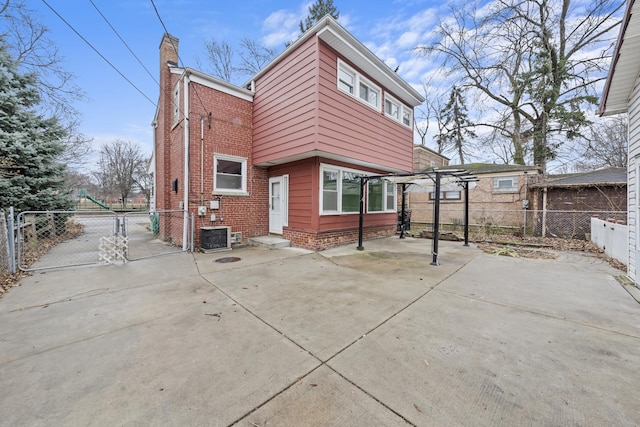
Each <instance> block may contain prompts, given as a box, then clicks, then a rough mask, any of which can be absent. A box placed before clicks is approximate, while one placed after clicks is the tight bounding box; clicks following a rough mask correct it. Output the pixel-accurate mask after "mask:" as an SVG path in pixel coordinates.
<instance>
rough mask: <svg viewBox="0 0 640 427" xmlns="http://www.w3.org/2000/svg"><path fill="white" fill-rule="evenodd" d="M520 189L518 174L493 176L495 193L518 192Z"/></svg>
mask: <svg viewBox="0 0 640 427" xmlns="http://www.w3.org/2000/svg"><path fill="white" fill-rule="evenodd" d="M518 191H519V190H518V177H517V176H498V177H495V178H493V192H494V193H517V192H518Z"/></svg>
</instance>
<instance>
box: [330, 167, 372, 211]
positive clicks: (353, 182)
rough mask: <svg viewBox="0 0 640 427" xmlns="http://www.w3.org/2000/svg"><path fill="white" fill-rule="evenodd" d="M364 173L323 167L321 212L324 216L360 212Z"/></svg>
mask: <svg viewBox="0 0 640 427" xmlns="http://www.w3.org/2000/svg"><path fill="white" fill-rule="evenodd" d="M362 175H363V173H362V172H358V171H354V170H350V169H344V168H339V167H335V166H324V165H323V166H321V168H320V178H321V183H320V185H321V189H322V190H321V192H322V193H321V195H320V212H321V213H323V214H340V213H358V212H360V177H361V176H362Z"/></svg>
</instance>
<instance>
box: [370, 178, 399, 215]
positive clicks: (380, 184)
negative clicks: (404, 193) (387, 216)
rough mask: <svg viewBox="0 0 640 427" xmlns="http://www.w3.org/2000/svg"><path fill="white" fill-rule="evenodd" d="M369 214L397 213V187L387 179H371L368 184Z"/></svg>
mask: <svg viewBox="0 0 640 427" xmlns="http://www.w3.org/2000/svg"><path fill="white" fill-rule="evenodd" d="M367 186H368V188H367V212H395V211H396V210H397V207H396V185H395V184H394V183H392V182H389V181H387V180H385V179H370V180H369V182H368V183H367Z"/></svg>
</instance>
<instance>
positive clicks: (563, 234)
mask: <svg viewBox="0 0 640 427" xmlns="http://www.w3.org/2000/svg"><path fill="white" fill-rule="evenodd" d="M410 215H411V217H412V218H416V217H418V218H426V220H423V221H416V220H414V219H412V220H411V230H412V232H414V233H415V232H420V231H422V230H427V231H430V230H432V229H433V222H432V219H433V208H432V207H431V208H418V209H412V212H411V213H410ZM592 217H596V218H600V219H603V220H609V221H610V222H617V223H620V224H626V222H627V212H626V211H543V210H489V209H469V235H470V238H471V239H472V240H477V241H479V240H486V239H491V238H492V237H495V236H500V235H503V236H518V237H522V236H529V237H553V238H565V239H583V240H590V236H591V218H592ZM430 221H431V222H430ZM440 230H441V231H442V232H451V233H454V234H456V235H460V236H462V233H463V232H464V212H463V211H461V210H460V209H459V208H457V207H456V208H455V209H448V208H447V205H442V206H441V207H440Z"/></svg>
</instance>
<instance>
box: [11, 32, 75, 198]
mask: <svg viewBox="0 0 640 427" xmlns="http://www.w3.org/2000/svg"><path fill="white" fill-rule="evenodd" d="M36 84H37V81H36V77H35V75H34V74H20V73H19V71H18V67H17V64H16V62H15V61H14V60H13V59H12V58H11V56H10V55H9V53H8V52H7V49H6V46H5V44H4V43H3V42H2V41H0V208H4V209H7V208H9V207H10V206H13V207H15V208H16V210H17V211H26V210H53V209H69V208H70V207H71V206H72V201H71V199H70V197H69V195H68V192H67V191H65V182H64V180H65V166H64V165H62V164H60V163H59V162H58V161H57V159H58V158H59V157H60V155H61V154H62V153H63V152H64V149H65V147H64V144H63V143H62V139H63V138H64V137H65V136H66V132H65V130H64V129H63V128H62V127H61V126H60V125H59V124H58V121H57V120H56V119H55V118H51V119H45V118H43V117H42V116H40V115H38V114H37V113H36V110H35V109H36V108H37V107H38V104H39V102H40V96H39V94H38V89H37V86H36Z"/></svg>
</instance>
